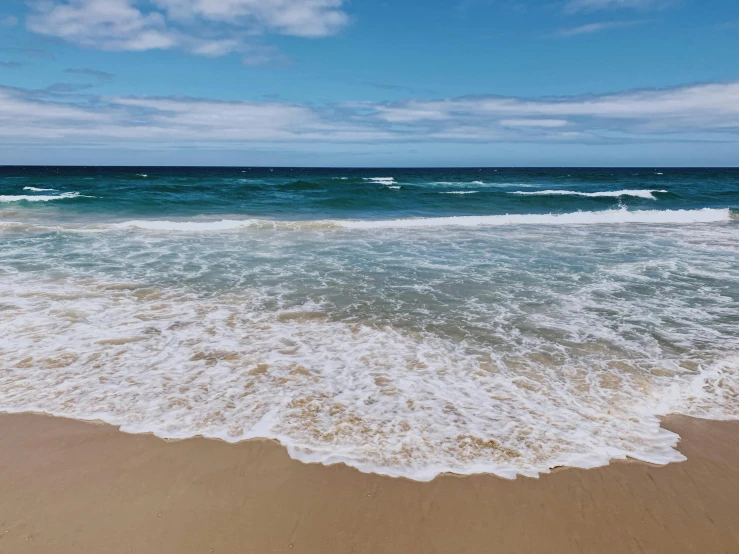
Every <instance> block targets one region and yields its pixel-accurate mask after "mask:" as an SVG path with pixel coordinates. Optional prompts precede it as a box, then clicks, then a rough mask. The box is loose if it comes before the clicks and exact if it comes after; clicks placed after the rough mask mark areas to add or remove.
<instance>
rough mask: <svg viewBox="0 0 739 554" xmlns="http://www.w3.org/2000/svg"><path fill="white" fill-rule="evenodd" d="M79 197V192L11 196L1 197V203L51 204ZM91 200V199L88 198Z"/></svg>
mask: <svg viewBox="0 0 739 554" xmlns="http://www.w3.org/2000/svg"><path fill="white" fill-rule="evenodd" d="M78 196H81V195H80V193H79V192H64V193H62V194H56V195H53V196H52V195H45V194H39V195H37V196H31V195H16V196H13V195H9V196H0V202H22V201H24V200H25V201H26V202H49V201H50V200H64V199H65V198H77V197H78ZM87 198H91V197H87Z"/></svg>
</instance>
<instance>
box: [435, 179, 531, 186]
mask: <svg viewBox="0 0 739 554" xmlns="http://www.w3.org/2000/svg"><path fill="white" fill-rule="evenodd" d="M433 184H435V185H445V186H452V185H455V186H470V185H483V186H486V187H493V188H495V187H500V188H510V187H521V188H534V187H539V186H541V185H536V184H531V183H486V182H485V181H436V182H434V183H433Z"/></svg>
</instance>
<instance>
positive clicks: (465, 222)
mask: <svg viewBox="0 0 739 554" xmlns="http://www.w3.org/2000/svg"><path fill="white" fill-rule="evenodd" d="M734 218H735V216H734V214H733V213H732V210H731V209H730V208H721V209H712V208H703V209H699V210H635V211H630V210H627V209H626V208H621V209H618V210H602V211H597V212H572V213H564V214H551V213H550V214H505V215H474V216H452V217H428V218H420V217H419V218H410V219H382V220H376V219H364V220H362V219H344V220H339V219H337V220H330V219H323V220H296V221H285V220H272V219H221V220H218V221H213V220H202V221H182V220H180V221H178V220H157V219H137V220H131V221H123V222H120V223H111V224H88V225H82V226H80V225H77V226H73V225H62V224H59V225H49V224H44V225H39V224H36V223H28V222H21V221H5V222H1V223H0V228H3V229H6V230H13V229H17V230H22V229H34V228H35V229H53V230H61V231H83V232H103V231H110V230H142V231H161V232H198V233H200V232H224V231H239V230H278V231H279V230H284V231H311V230H328V229H357V230H361V229H404V228H423V227H500V226H516V225H541V226H559V225H618V224H624V223H642V224H674V225H687V224H695V223H721V222H728V221H731V220H732V219H734Z"/></svg>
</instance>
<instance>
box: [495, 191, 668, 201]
mask: <svg viewBox="0 0 739 554" xmlns="http://www.w3.org/2000/svg"><path fill="white" fill-rule="evenodd" d="M655 192H658V193H666V192H667V191H666V190H639V189H636V190H631V189H627V190H610V191H602V192H578V191H574V190H537V191H531V192H529V191H525V192H524V191H514V192H509V193H508V194H518V195H520V196H585V197H588V198H618V197H621V196H634V197H637V198H646V199H648V200H656V199H657V198H656V197H655V196H654V194H653V193H655Z"/></svg>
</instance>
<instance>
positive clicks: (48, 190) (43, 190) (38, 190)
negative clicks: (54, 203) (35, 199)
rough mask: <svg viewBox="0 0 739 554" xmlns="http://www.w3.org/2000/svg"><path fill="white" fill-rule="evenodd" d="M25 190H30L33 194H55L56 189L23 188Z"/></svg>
mask: <svg viewBox="0 0 739 554" xmlns="http://www.w3.org/2000/svg"><path fill="white" fill-rule="evenodd" d="M23 190H30V191H31V192H53V191H55V190H56V189H40V188H38V187H23Z"/></svg>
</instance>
